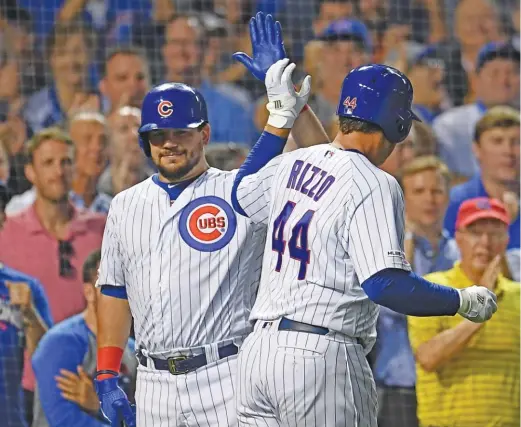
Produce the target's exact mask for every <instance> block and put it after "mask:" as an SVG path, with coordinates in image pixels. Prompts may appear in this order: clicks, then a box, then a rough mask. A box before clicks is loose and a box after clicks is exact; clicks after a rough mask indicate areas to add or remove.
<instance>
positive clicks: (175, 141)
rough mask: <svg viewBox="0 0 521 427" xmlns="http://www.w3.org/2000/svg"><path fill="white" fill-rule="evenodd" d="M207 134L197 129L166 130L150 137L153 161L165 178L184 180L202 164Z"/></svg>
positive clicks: (155, 132) (154, 133)
mask: <svg viewBox="0 0 521 427" xmlns="http://www.w3.org/2000/svg"><path fill="white" fill-rule="evenodd" d="M206 136H207V135H206V132H205V131H204V130H202V131H200V130H197V129H164V130H158V131H152V132H151V133H150V135H149V141H150V151H151V154H152V160H153V162H154V164H155V165H156V167H157V169H158V172H159V173H160V174H161V175H162V176H163V177H165V178H167V179H169V180H172V181H177V180H180V179H183V178H184V177H185V176H186V175H188V174H189V173H190V171H191V170H192V169H193V168H194V167H195V166H196V165H198V164H199V162H201V159H202V157H203V156H204V146H205V145H206V143H207V139H206Z"/></svg>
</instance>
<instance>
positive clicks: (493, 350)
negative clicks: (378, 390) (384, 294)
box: [408, 197, 520, 427]
mask: <svg viewBox="0 0 521 427" xmlns="http://www.w3.org/2000/svg"><path fill="white" fill-rule="evenodd" d="M509 224H510V219H509V215H508V212H507V210H506V208H505V206H504V205H503V204H502V203H501V202H500V201H498V200H496V199H489V198H486V197H480V198H474V199H469V200H467V201H465V202H463V203H462V204H461V206H460V208H459V210H458V215H457V219H456V233H455V238H456V242H457V244H458V247H459V250H460V252H461V261H459V262H457V263H456V264H455V265H454V267H453V268H452V269H450V270H447V271H442V272H437V273H432V274H429V275H427V276H426V277H425V278H426V279H427V280H430V281H432V282H435V283H439V284H442V285H448V286H453V287H456V288H463V287H467V286H470V285H472V284H480V285H482V286H486V287H487V288H488V289H490V290H491V291H493V292H494V293H495V294H496V295H497V299H498V311H497V313H496V315H495V316H494V317H493V318H492V319H491V320H490V321H489V322H487V323H486V326H484V325H485V324H484V323H479V324H478V323H471V322H469V321H468V320H466V319H464V320H463V321H461V320H460V319H459V318H457V317H432V318H427V317H409V319H408V324H409V339H410V342H411V346H412V348H413V351H414V354H415V358H416V369H417V383H416V392H417V397H418V418H419V420H420V424H421V425H429V426H454V425H458V426H459V427H471V426H472V427H475V426H478V425H479V426H488V425H492V424H497V425H502V426H514V425H516V426H518V425H519V422H520V419H519V397H520V396H519V332H520V331H519V308H520V304H519V295H520V284H519V283H517V282H513V281H511V280H509V279H507V278H505V277H504V276H503V275H501V273H500V270H501V268H500V258H501V256H502V255H504V254H505V251H506V248H507V245H508V238H509V236H508V227H509Z"/></svg>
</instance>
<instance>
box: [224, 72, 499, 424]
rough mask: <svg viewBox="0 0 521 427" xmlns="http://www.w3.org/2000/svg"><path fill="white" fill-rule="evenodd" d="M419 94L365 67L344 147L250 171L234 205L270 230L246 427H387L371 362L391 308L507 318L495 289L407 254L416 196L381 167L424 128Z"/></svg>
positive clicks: (344, 107)
mask: <svg viewBox="0 0 521 427" xmlns="http://www.w3.org/2000/svg"><path fill="white" fill-rule="evenodd" d="M412 99H413V90H412V86H411V83H410V82H409V80H408V79H407V78H406V77H405V76H404V75H403V74H402V73H401V72H399V71H398V70H396V69H394V68H391V67H387V66H384V65H366V66H362V67H359V68H356V69H354V70H353V71H351V72H350V73H349V74H348V75H347V77H346V78H345V80H344V82H343V86H342V92H341V95H340V102H339V105H338V111H337V113H338V116H339V120H340V131H339V133H338V134H337V136H336V138H335V140H334V141H333V142H332V143H331V144H325V145H320V146H315V147H311V148H304V149H299V150H296V151H294V152H291V153H287V154H283V155H281V156H278V157H276V158H274V159H272V160H271V161H270V162H268V163H267V165H266V166H265V167H264V168H262V169H260V170H259V172H257V173H255V174H253V175H248V174H247V173H242V172H243V171H241V170H239V173H238V175H237V177H236V182H235V187H234V188H236V189H237V190H236V192H234V194H232V200H233V201H234V208H235V209H236V210H237V212H239V213H240V214H242V215H245V216H247V217H248V218H250V219H251V220H252V221H254V222H256V223H259V224H264V225H266V226H267V240H266V246H265V251H264V259H263V265H262V277H261V283H260V286H259V293H258V296H257V299H256V302H255V305H254V307H253V310H252V313H251V316H250V320H252V321H253V322H255V325H254V332H253V333H252V334H250V335H249V336H248V337H247V338H246V340H245V342H244V344H243V346H242V347H241V349H240V352H239V357H238V379H237V392H236V398H237V410H238V419H239V425H240V426H258V425H262V426H273V427H274V426H288V427H289V426H294V427H297V426H298V427H301V426H306V425H307V426H327V427H330V426H346V427H347V426H349V427H376V425H377V422H376V414H377V397H376V390H375V384H374V381H373V376H372V373H371V370H370V368H369V366H368V363H367V361H366V355H367V353H368V352H369V351H370V350H371V348H372V346H373V344H374V341H375V336H376V329H375V324H376V319H377V315H378V304H380V305H383V306H386V307H389V308H390V309H392V310H394V311H397V312H400V313H404V314H407V315H412V316H443V315H447V316H453V315H455V314H456V313H459V314H460V315H462V316H463V317H465V318H467V319H470V320H471V321H473V322H484V321H486V320H487V319H489V318H490V317H491V316H492V314H493V313H494V312H495V311H496V309H497V306H496V297H495V295H494V294H493V293H492V292H490V291H489V290H488V289H486V288H484V287H479V286H472V287H470V288H466V289H463V290H461V291H458V290H456V289H452V288H449V287H443V286H439V285H436V284H434V283H431V282H428V281H426V280H424V279H422V278H420V277H418V276H416V275H415V274H414V273H412V272H411V268H410V266H409V263H408V262H407V261H406V259H405V256H404V248H403V244H404V216H403V195H402V191H401V189H400V186H399V185H398V183H397V181H396V180H395V179H394V178H393V177H392V176H390V175H388V174H387V173H385V172H383V171H382V170H381V169H379V168H378V167H377V166H378V165H380V164H381V163H383V162H384V161H385V159H386V158H387V157H388V156H389V155H390V154H391V152H392V151H393V149H394V148H395V147H396V144H397V143H399V142H401V141H403V140H404V139H405V138H406V136H407V135H408V133H409V131H410V129H411V125H412V121H413V120H417V118H416V116H415V115H414V113H413V112H412V110H411V102H412ZM241 169H243V167H241Z"/></svg>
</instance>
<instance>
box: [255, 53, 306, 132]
mask: <svg viewBox="0 0 521 427" xmlns="http://www.w3.org/2000/svg"><path fill="white" fill-rule="evenodd" d="M288 63H289V59H288V58H285V59H281V60H279V61H277V62H276V63H275V64H273V65H272V66H271V67H270V68H269V69H268V72H267V73H266V80H265V84H266V92H267V94H268V105H267V109H268V111H269V112H270V116H269V118H268V125H270V126H273V127H275V128H278V129H291V128H292V127H293V124H294V123H295V120H296V119H297V117H298V115H299V113H300V111H302V108H303V107H304V106H305V105H306V104H307V102H308V98H309V93H310V92H311V76H306V78H305V79H304V81H303V82H302V86H301V89H300V92H297V91H296V90H295V87H294V85H293V81H292V74H293V70H294V69H295V67H296V65H295V64H293V63H291V64H289V65H288Z"/></svg>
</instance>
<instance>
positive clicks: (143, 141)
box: [139, 134, 151, 157]
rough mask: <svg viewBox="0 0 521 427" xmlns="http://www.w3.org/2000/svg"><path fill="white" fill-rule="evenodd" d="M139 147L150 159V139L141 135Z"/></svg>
mask: <svg viewBox="0 0 521 427" xmlns="http://www.w3.org/2000/svg"><path fill="white" fill-rule="evenodd" d="M139 146H140V147H141V149H142V150H143V152H144V153H145V156H147V157H150V156H151V153H150V143H149V142H148V138H147V137H146V136H144V135H142V134H139Z"/></svg>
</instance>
